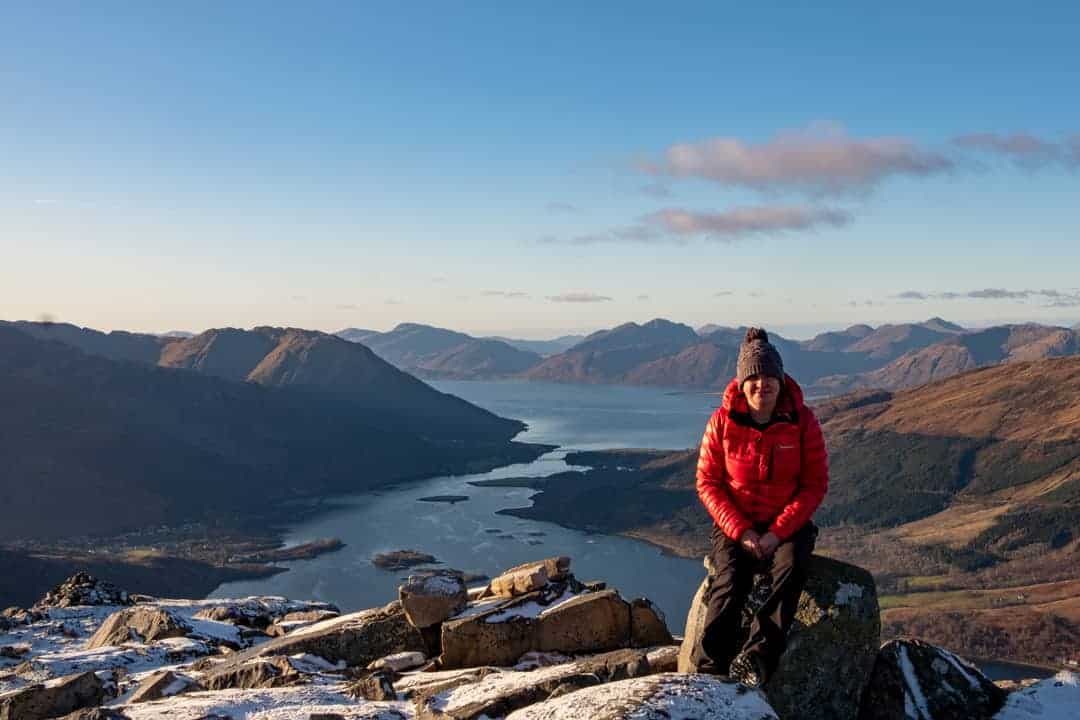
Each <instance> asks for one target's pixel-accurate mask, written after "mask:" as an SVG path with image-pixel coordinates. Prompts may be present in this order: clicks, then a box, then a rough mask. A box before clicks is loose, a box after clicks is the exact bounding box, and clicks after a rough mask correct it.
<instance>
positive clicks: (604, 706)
mask: <svg viewBox="0 0 1080 720" xmlns="http://www.w3.org/2000/svg"><path fill="white" fill-rule="evenodd" d="M583 718H589V720H624V719H626V720H630V718H633V720H691V718H709V720H777V715H776V713H775V712H774V711H773V709H772V708H771V707H769V704H768V702H766V700H765V697H764V696H763V695H762V694H761V692H760V691H757V690H750V689H748V688H747V687H746V686H744V685H741V684H738V683H731V682H726V681H723V680H720V679H718V678H715V677H710V676H707V675H685V674H677V673H666V674H663V675H652V676H650V677H642V678H635V679H631V680H623V681H621V682H613V683H609V684H606V685H598V686H596V687H590V688H586V689H583V690H579V691H577V692H574V693H571V694H569V695H564V696H562V697H558V698H555V699H553V700H548V701H547V702H542V703H539V704H535V705H531V706H529V707H526V708H524V709H521V710H517V711H515V712H512V713H510V714H509V715H507V716H506V720H583Z"/></svg>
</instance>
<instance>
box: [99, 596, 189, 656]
mask: <svg viewBox="0 0 1080 720" xmlns="http://www.w3.org/2000/svg"><path fill="white" fill-rule="evenodd" d="M191 631H192V627H191V625H190V624H188V622H187V621H186V620H184V619H183V618H181V617H180V616H178V615H176V614H175V613H172V612H169V611H168V610H164V609H162V608H157V607H152V606H150V605H136V606H135V607H130V608H124V609H123V610H118V611H116V612H115V613H113V614H112V615H110V616H109V617H108V619H106V620H105V622H104V623H102V625H101V627H100V628H98V631H97V632H96V633H94V635H93V637H91V638H90V640H88V641H87V643H86V649H87V650H93V649H95V648H100V647H107V646H110V645H113V646H115V645H123V644H124V643H127V642H132V641H134V642H143V643H149V642H153V641H155V640H161V639H163V638H172V637H186V636H187V635H189V634H191Z"/></svg>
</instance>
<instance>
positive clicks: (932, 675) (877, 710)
mask: <svg viewBox="0 0 1080 720" xmlns="http://www.w3.org/2000/svg"><path fill="white" fill-rule="evenodd" d="M1005 694H1006V693H1005V691H1004V690H1002V689H1001V688H999V687H998V686H997V685H995V684H994V683H993V682H991V681H990V680H989V679H988V678H987V677H986V676H985V675H983V674H982V673H981V672H980V671H979V670H978V668H976V667H975V666H974V665H971V664H970V663H968V662H967V661H966V660H963V659H961V658H959V657H957V656H956V655H953V654H952V653H950V652H949V651H947V650H943V649H942V648H939V647H935V646H934V645H931V644H929V643H925V642H923V641H921V640H909V639H900V640H890V641H889V642H887V643H885V644H884V645H883V646H882V647H881V651H880V652H879V653H878V657H877V662H875V663H874V671H873V673H872V674H871V676H870V684H869V685H867V687H866V692H865V693H864V694H863V699H862V705H861V707H860V710H859V720H904V719H905V718H920V719H923V720H948V719H949V718H964V719H965V720H990V718H992V717H993V716H994V714H995V713H996V712H997V711H998V710H1000V709H1001V706H1002V705H1003V704H1004V702H1005Z"/></svg>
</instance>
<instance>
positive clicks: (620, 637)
mask: <svg viewBox="0 0 1080 720" xmlns="http://www.w3.org/2000/svg"><path fill="white" fill-rule="evenodd" d="M629 643H630V606H629V604H627V602H626V601H625V600H623V599H622V598H621V597H619V593H618V592H617V591H615V590H601V591H600V592H595V593H586V594H584V595H579V596H578V597H576V598H573V599H572V600H568V601H566V602H563V603H560V604H559V605H557V606H555V607H553V608H551V609H550V610H547V611H545V612H543V613H541V615H540V623H539V629H538V632H537V636H536V647H535V648H533V649H535V650H541V651H545V652H560V653H587V652H599V651H601V650H614V649H615V648H621V647H626V646H627V645H628V644H629Z"/></svg>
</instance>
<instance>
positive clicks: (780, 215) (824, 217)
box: [570, 206, 852, 245]
mask: <svg viewBox="0 0 1080 720" xmlns="http://www.w3.org/2000/svg"><path fill="white" fill-rule="evenodd" d="M851 221H852V217H851V214H850V213H848V212H847V211H845V210H839V209H836V208H823V207H788V206H757V207H737V208H732V209H730V210H724V211H722V212H704V211H697V210H687V209H685V208H664V209H662V210H657V211H656V212H651V213H648V214H646V215H642V216H641V217H639V218H638V221H637V223H635V224H633V225H626V226H624V227H619V228H613V229H611V230H606V231H603V232H594V233H586V234H583V235H577V236H575V237H573V238H571V239H570V243H571V244H574V245H596V244H599V243H617V242H636V243H665V242H666V243H671V242H675V243H679V242H686V241H687V240H688V239H690V238H693V237H702V238H707V239H711V240H714V241H717V242H726V243H731V242H735V241H737V240H742V239H745V238H747V237H751V236H756V235H781V234H784V233H788V232H799V231H810V230H816V229H818V228H822V227H843V226H845V225H848V224H849V223H851Z"/></svg>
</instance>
